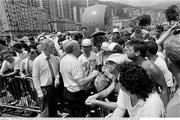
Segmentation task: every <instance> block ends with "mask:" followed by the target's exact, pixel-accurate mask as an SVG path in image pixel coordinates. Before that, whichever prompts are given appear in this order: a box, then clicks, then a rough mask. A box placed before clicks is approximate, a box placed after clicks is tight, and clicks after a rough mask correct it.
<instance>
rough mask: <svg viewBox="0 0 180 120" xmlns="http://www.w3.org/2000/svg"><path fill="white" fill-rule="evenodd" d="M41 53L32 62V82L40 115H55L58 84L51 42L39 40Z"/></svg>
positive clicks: (55, 61)
mask: <svg viewBox="0 0 180 120" xmlns="http://www.w3.org/2000/svg"><path fill="white" fill-rule="evenodd" d="M41 48H42V53H41V54H40V55H39V56H38V57H36V59H35V60H34V62H33V74H32V76H33V83H34V87H35V89H36V91H37V95H38V98H39V102H40V108H41V114H40V116H41V117H55V116H57V108H56V107H57V104H56V103H57V102H56V92H55V87H56V86H57V85H58V84H59V67H58V65H59V64H58V61H57V59H56V57H55V56H54V55H52V54H51V53H52V50H53V49H54V46H53V42H52V41H50V40H49V39H47V38H46V39H44V40H43V41H41Z"/></svg>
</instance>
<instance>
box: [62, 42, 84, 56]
mask: <svg viewBox="0 0 180 120" xmlns="http://www.w3.org/2000/svg"><path fill="white" fill-rule="evenodd" d="M64 51H65V52H66V53H67V54H73V55H74V56H76V57H78V56H79V55H80V54H81V51H80V46H79V44H78V42H77V41H75V40H69V41H67V42H66V43H65V45H64Z"/></svg>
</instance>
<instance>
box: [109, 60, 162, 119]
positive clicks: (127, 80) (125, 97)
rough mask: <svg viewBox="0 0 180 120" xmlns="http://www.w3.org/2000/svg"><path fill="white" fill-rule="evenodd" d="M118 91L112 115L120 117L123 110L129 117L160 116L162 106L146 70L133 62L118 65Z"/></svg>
mask: <svg viewBox="0 0 180 120" xmlns="http://www.w3.org/2000/svg"><path fill="white" fill-rule="evenodd" d="M119 71H120V79H119V83H120V87H121V89H120V92H119V95H118V101H117V107H116V109H115V110H114V112H113V114H112V115H111V116H112V117H122V116H123V115H124V112H125V110H127V111H128V113H129V115H130V117H162V116H163V115H164V106H163V103H162V100H161V98H160V96H159V95H158V93H157V92H156V90H155V85H154V82H153V81H152V80H151V79H150V78H149V76H148V75H147V73H146V71H145V70H144V69H143V68H142V67H140V66H138V65H137V64H135V63H132V62H130V63H125V64H123V65H121V66H120V67H119Z"/></svg>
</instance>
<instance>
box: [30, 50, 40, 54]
mask: <svg viewBox="0 0 180 120" xmlns="http://www.w3.org/2000/svg"><path fill="white" fill-rule="evenodd" d="M30 53H31V54H37V53H38V51H32V52H30Z"/></svg>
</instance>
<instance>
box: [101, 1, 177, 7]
mask: <svg viewBox="0 0 180 120" xmlns="http://www.w3.org/2000/svg"><path fill="white" fill-rule="evenodd" d="M100 1H113V2H120V3H125V4H129V5H132V6H152V5H156V4H158V3H162V4H163V3H166V2H174V1H176V2H180V0H100Z"/></svg>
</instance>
